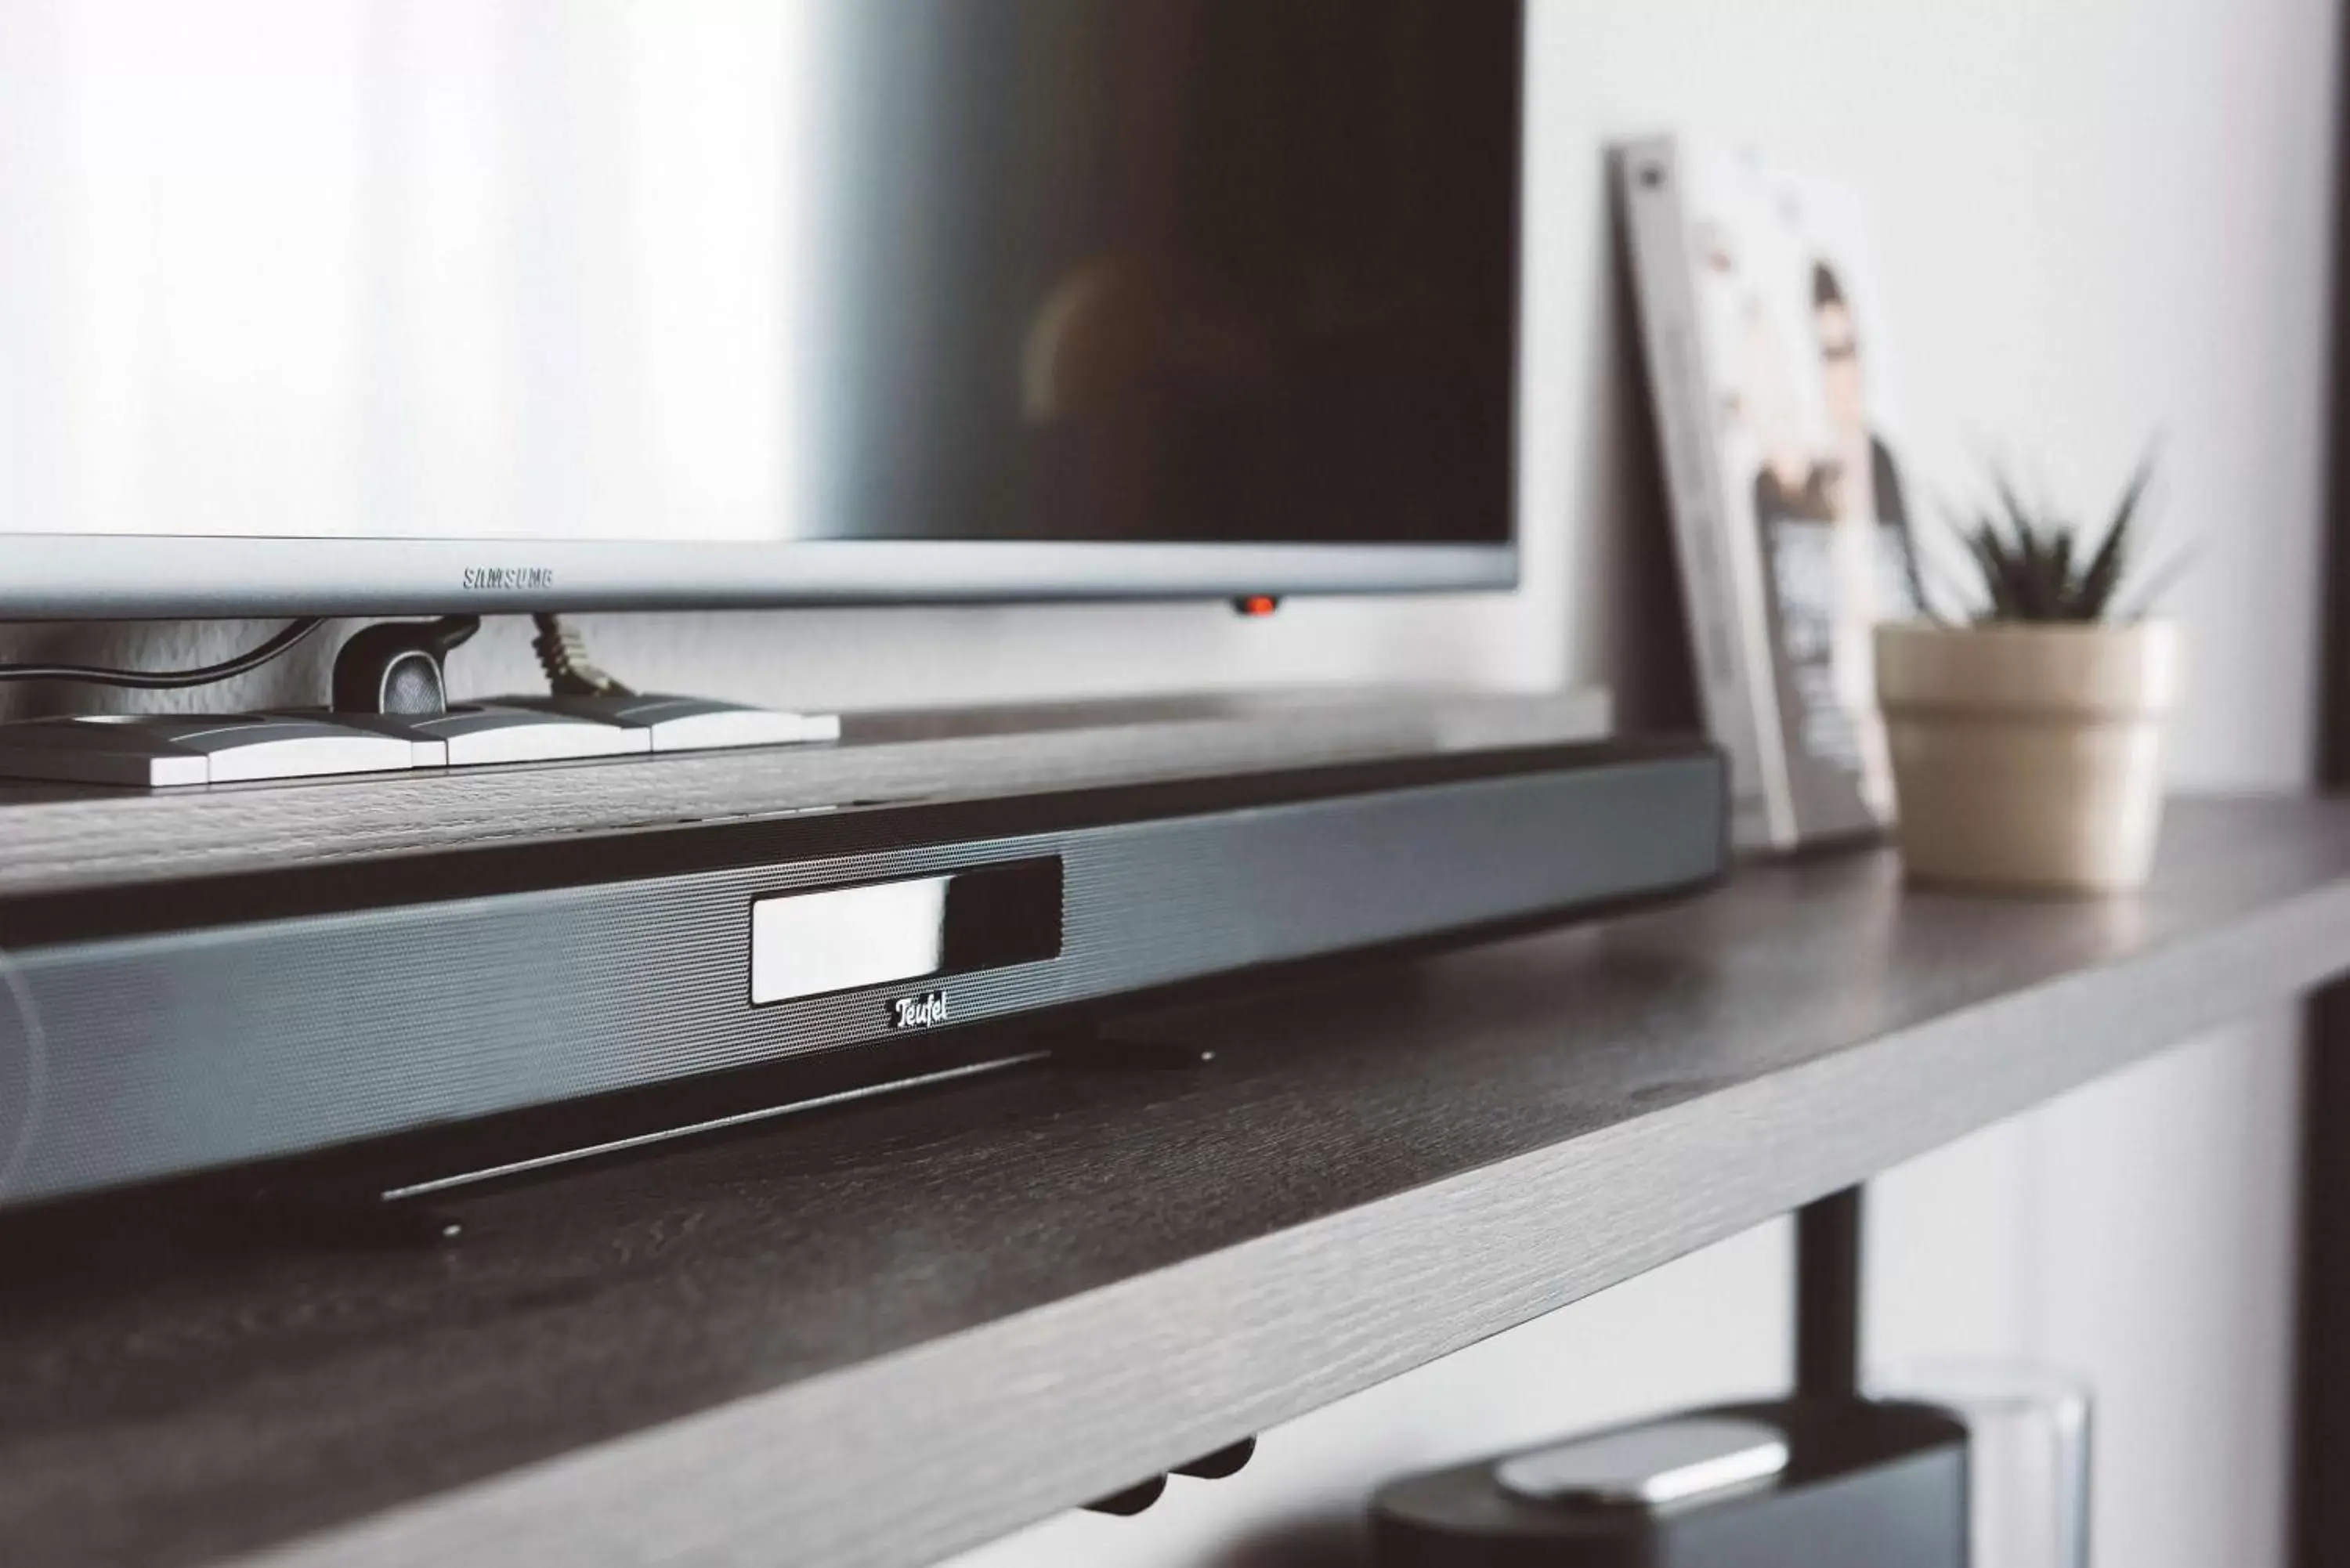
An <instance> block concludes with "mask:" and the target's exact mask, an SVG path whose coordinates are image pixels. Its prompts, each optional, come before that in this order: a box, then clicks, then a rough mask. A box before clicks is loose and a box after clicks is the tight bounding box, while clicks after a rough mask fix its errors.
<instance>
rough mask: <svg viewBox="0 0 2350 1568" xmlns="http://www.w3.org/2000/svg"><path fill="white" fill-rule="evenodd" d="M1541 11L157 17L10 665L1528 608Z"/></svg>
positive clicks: (47, 408)
mask: <svg viewBox="0 0 2350 1568" xmlns="http://www.w3.org/2000/svg"><path fill="white" fill-rule="evenodd" d="M1522 11H1523V7H1522V5H1520V4H1518V3H1517V0H736V3H732V4H721V3H716V0H712V3H697V0H603V3H600V4H587V3H586V0H580V3H575V4H555V5H546V4H530V3H525V0H476V3H473V4H468V5H460V6H448V7H433V6H413V5H398V4H393V3H391V0H345V3H342V4H322V3H320V0H124V3H120V4H115V5H106V6H89V7H73V6H66V7H54V8H44V9H42V10H40V11H37V12H36V13H34V20H33V21H31V22H30V23H28V24H27V25H26V26H19V25H17V24H16V23H14V22H12V24H11V27H10V37H9V41H8V46H7V48H6V49H5V51H0V140H5V141H6V142H7V144H8V145H9V147H10V150H11V158H10V162H11V163H13V165H14V169H13V171H12V172H10V173H8V174H6V175H5V176H0V341H5V342H6V343H7V344H8V345H9V351H8V353H7V354H6V355H5V356H4V357H0V553H5V556H6V561H5V565H0V613H5V612H12V611H13V612H14V613H18V614H44V613H88V612H89V611H92V610H103V609H108V608H113V609H123V610H137V609H147V610H162V609H190V610H201V609H204V608H208V607H217V608H244V609H256V610H257V609H267V608H286V609H304V610H309V609H330V608H341V609H350V610H361V609H390V608H437V607H450V606H452V605H462V604H465V603H473V604H477V605H479V606H480V607H493V606H510V607H524V606H528V605H541V606H544V605H550V604H557V603H560V604H567V605H589V604H659V603H693V602H702V603H714V602H792V601H799V600H821V599H844V598H845V599H857V598H865V599H889V598H929V597H1023V596H1026V595H1056V594H1088V595H1096V594H1149V593H1200V592H1224V591H1232V592H1239V591H1289V590H1302V589H1311V588H1326V589H1347V588H1396V587H1469V586H1480V585H1492V584H1496V583H1502V582H1506V581H1508V580H1509V579H1510V576H1511V575H1512V573H1513V562H1514V557H1513V551H1512V549H1511V542H1512V537H1513V527H1512V515H1511V513H1512V499H1513V491H1514V468H1513V407H1514V401H1515V385H1514V379H1515V360H1516V355H1515V344H1516V330H1517V327H1516V321H1517V287H1518V285H1517V272H1518V265H1517V258H1518V227H1519V224H1518V202H1519V192H1518V183H1519V163H1520V157H1519V139H1520V119H1521V115H1520V97H1521V90H1522V88H1521V75H1522V63H1521V55H1522V48H1523V45H1522V33H1523V15H1522Z"/></svg>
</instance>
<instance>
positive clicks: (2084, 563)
mask: <svg viewBox="0 0 2350 1568" xmlns="http://www.w3.org/2000/svg"><path fill="white" fill-rule="evenodd" d="M2153 473H2154V465H2153V461H2152V459H2151V457H2149V458H2148V459H2147V461H2146V462H2142V463H2140V464H2139V466H2138V470H2137V473H2136V474H2135V475H2133V476H2132V478H2131V480H2130V483H2129V486H2128V488H2127V489H2126V491H2125V492H2124V493H2123V494H2122V499H2121V503H2120V504H2119V505H2118V506H2117V507H2116V510H2115V513H2114V518H2113V522H2112V524H2111V525H2110V526H2108V527H2107V528H2106V530H2105V533H2104V536H2103V537H2102V538H2101V539H2096V540H2095V541H2092V540H2091V539H2090V538H2089V537H2088V535H2087V534H2086V532H2085V530H2083V529H2080V528H2078V527H2076V526H2074V525H2073V524H2068V523H2065V522H2064V521H2062V520H2061V519H2058V518H2055V517H2053V516H2050V515H2048V514H2046V512H2045V510H2044V509H2043V510H2042V511H2041V512H2040V513H2039V514H2035V513H2034V511H2033V509H2032V508H2030V507H2027V506H2026V505H2025V504H2023V502H2022V500H2021V499H2020V498H2019V495H2018V493H2017V491H2016V489H2015V487H2014V486H2013V485H2012V484H2011V483H2008V482H2007V480H2006V479H2005V478H2004V476H1994V488H1995V490H1996V493H1997V497H1998V500H1997V504H1996V505H1995V506H1994V507H1991V508H1986V509H1985V511H1984V512H1983V514H1981V515H1980V516H1978V517H1977V518H1975V519H1974V520H1972V521H1971V522H1970V523H1968V524H1965V525H1964V526H1962V527H1961V529H1960V535H1961V537H1962V539H1963V541H1964V543H1965V545H1966V548H1967V554H1968V556H1969V557H1970V562H1971V565H1972V566H1973V569H1974V571H1975V572H1976V574H1977V575H1979V576H1980V577H1981V603H1980V606H1979V607H1975V608H1974V609H1973V610H1972V611H1971V613H1970V615H1969V616H1968V617H1967V618H1965V619H1964V620H1960V621H1953V620H1950V619H1941V618H1936V619H1934V620H1929V621H1922V622H1909V623H1898V624H1889V625H1885V626H1880V627H1878V628H1877V632H1876V664H1877V702H1878V706H1879V707H1880V708H1882V710H1883V711H1884V715H1885V725H1886V741H1887V747H1888V749H1889V751H1890V753H1891V756H1892V762H1893V775H1894V790H1895V794H1896V796H1897V797H1898V804H1899V808H1900V829H1899V836H1900V845H1901V853H1902V857H1903V859H1904V861H1905V863H1906V864H1907V866H1908V871H1909V874H1910V875H1911V876H1913V877H1919V878H1924V879H1928V880H1933V881H1947V882H1962V883H1976V884H1982V885H1986V886H1995V887H2003V888H2026V889H2037V890H2044V891H2051V892H2074V893H2095V892H2114V891H2119V890H2123V889H2126V888H2135V887H2137V886H2138V885H2139V884H2141V883H2142V882H2144V881H2145V880H2146V876H2147V870H2148V869H2149V867H2151V865H2152V862H2153V858H2154V846H2155V839H2156V836H2157V834H2158V829H2159V827H2160V823H2161V815H2162V723H2163V719H2164V716H2165V715H2166V714H2167V713H2168V711H2169V710H2170V708H2171V705H2172V703H2173V701H2174V700H2175V699H2176V697H2177V695H2178V681H2179V662H2180V652H2179V637H2178V628H2176V627H2175V626H2174V625H2172V624H2171V623H2170V622H2168V621H2167V620H2159V619H2152V618H2148V617H2147V614H2146V608H2145V607H2146V606H2147V604H2148V602H2149V601H2150V599H2151V597H2152V595H2151V592H2150V591H2141V592H2137V593H2134V594H2133V593H2126V592H2125V589H2126V587H2128V586H2129V585H2130V582H2131V579H2132V576H2133V569H2134V567H2135V566H2136V560H2135V551H2134V539H2133V534H2132V524H2133V523H2134V521H2135V520H2136V518H2137V512H2138V507H2139V504H2140V502H2141V501H2143V500H2144V498H2145V495H2146V490H2147V484H2148V483H2149V482H2150V481H2151V479H2152V478H2153Z"/></svg>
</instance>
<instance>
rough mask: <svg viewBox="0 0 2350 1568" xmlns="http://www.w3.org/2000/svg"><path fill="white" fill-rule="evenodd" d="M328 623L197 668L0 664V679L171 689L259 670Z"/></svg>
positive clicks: (315, 619) (314, 621)
mask: <svg viewBox="0 0 2350 1568" xmlns="http://www.w3.org/2000/svg"><path fill="white" fill-rule="evenodd" d="M326 624H327V621H326V618H325V617H324V616H312V617H309V618H305V619H302V620H297V621H296V622H294V623H293V624H292V625H291V626H288V627H286V628H285V629H284V630H283V631H280V632H278V633H277V635H276V636H275V637H272V638H270V639H268V640H267V641H265V642H263V643H260V644H257V645H256V646H255V647H253V648H251V649H247V650H246V651H245V652H243V653H240V654H238V655H237V656H236V657H235V658H234V659H222V660H221V661H220V662H219V663H218V664H206V665H203V666H200V667H199V668H197V669H194V670H112V669H109V668H107V667H106V666H104V665H96V664H0V680H73V681H78V682H80V683H82V684H83V685H87V686H122V687H128V688H130V690H132V691H176V690H178V689H179V688H181V687H184V686H209V685H211V684H212V683H213V681H215V680H228V679H229V678H230V677H232V676H236V675H243V674H244V673H245V672H246V671H247V670H258V669H260V668H261V667H262V666H263V665H265V664H266V663H268V662H269V661H270V660H271V659H276V657H277V656H278V655H279V654H281V653H284V652H286V650H287V649H290V648H292V647H293V646H294V645H295V644H296V643H297V642H300V641H301V640H302V639H304V638H306V637H308V636H309V635H310V634H311V633H312V632H314V631H316V630H317V629H318V628H320V627H322V626H324V625H326Z"/></svg>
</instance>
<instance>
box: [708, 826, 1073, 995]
mask: <svg viewBox="0 0 2350 1568" xmlns="http://www.w3.org/2000/svg"><path fill="white" fill-rule="evenodd" d="M1060 952H1061V862H1060V861H1059V860H1058V859H1047V860H1022V861H1016V862H1014V863H1013V864H1010V865H1006V866H987V867H977V868H975V869H972V870H969V871H957V872H951V873H949V874H947V875H944V876H939V877H911V878H908V879H906V880H902V881H896V882H871V883H866V884H864V885H862V886H859V887H853V888H823V889H820V890H817V891H815V892H806V893H785V894H778V895H776V896H775V897H774V898H760V899H757V900H755V901H754V902H753V904H752V905H751V1004H752V1005H753V1006H754V1007H764V1006H768V1005H770V1004H772V1003H775V1002H793V1001H797V1000H799V999H801V998H803V997H810V996H823V995H827V994H829V993H831V992H841V991H856V990H859V989H862V988H863V987H866V986H873V985H890V984H897V983H900V982H904V981H918V980H930V979H933V978H935V977H938V976H941V975H949V974H964V973H969V972H972V971H977V970H985V969H995V968H999V967H1001V966H1003V965H1006V964H1014V963H1033V962H1036V961H1042V960H1045V959H1052V958H1057V957H1059V956H1060Z"/></svg>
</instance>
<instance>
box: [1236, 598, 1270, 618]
mask: <svg viewBox="0 0 2350 1568" xmlns="http://www.w3.org/2000/svg"><path fill="white" fill-rule="evenodd" d="M1280 607H1281V601H1280V600H1279V599H1277V598H1275V597H1273V596H1272V595H1271V594H1243V595H1242V596H1241V597H1239V598H1236V599H1234V600H1233V601H1232V608H1234V609H1236V610H1238V611H1240V613H1241V614H1243V615H1246V616H1259V615H1271V614H1272V613H1273V612H1274V611H1275V610H1277V609H1279V608H1280Z"/></svg>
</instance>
